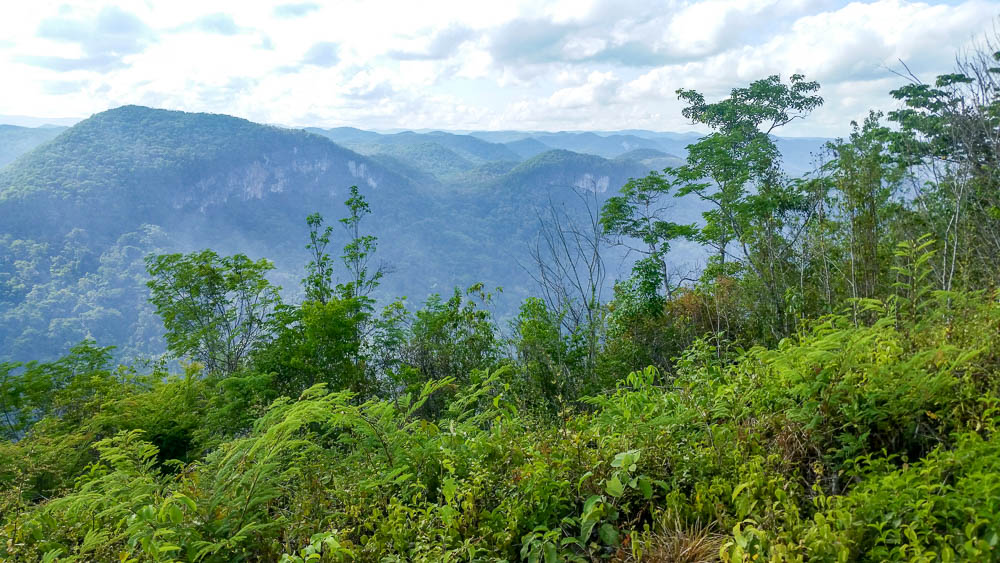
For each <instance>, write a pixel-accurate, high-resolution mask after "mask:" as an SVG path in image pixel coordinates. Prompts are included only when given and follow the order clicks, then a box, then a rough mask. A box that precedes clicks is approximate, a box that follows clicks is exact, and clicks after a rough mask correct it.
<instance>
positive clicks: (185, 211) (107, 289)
mask: <svg viewBox="0 0 1000 563" xmlns="http://www.w3.org/2000/svg"><path fill="white" fill-rule="evenodd" d="M27 131H34V130H27ZM40 131H46V132H53V131H54V130H50V129H44V130H40ZM314 131H317V132H319V133H322V135H317V134H313V133H310V132H306V131H297V130H291V129H283V128H277V127H271V126H264V125H259V124H255V123H251V122H249V121H246V120H242V119H237V118H233V117H229V116H224V115H209V114H189V113H182V112H173V111H164V110H156V109H151V108H145V107H139V106H127V107H122V108H118V109H115V110H109V111H107V112H103V113H100V114H97V115H95V116H93V117H91V118H90V119H87V120H85V121H83V122H81V123H79V124H77V125H76V126H74V127H72V128H70V129H68V130H65V131H64V132H62V133H61V134H59V135H58V137H56V138H54V139H53V140H52V141H51V142H49V143H47V144H45V145H44V146H40V147H38V148H37V149H36V150H33V151H29V152H27V153H26V154H24V155H23V156H22V158H21V159H20V160H18V161H17V162H14V163H12V164H10V165H9V166H7V167H4V168H3V169H2V170H0V216H2V217H3V218H4V221H3V222H2V224H0V246H2V249H3V252H2V254H0V319H2V320H3V322H2V327H3V328H2V329H0V343H2V345H0V358H15V357H24V356H34V357H44V356H45V355H46V351H47V350H48V351H52V350H60V349H65V348H66V347H67V346H70V345H72V344H73V343H75V342H78V341H79V340H80V339H82V338H84V337H94V338H97V339H98V340H101V341H114V342H116V343H118V346H119V353H120V354H125V355H132V354H138V353H146V354H151V353H157V352H160V351H162V345H161V344H160V341H159V335H160V328H159V323H158V321H157V319H156V318H155V317H154V316H153V315H152V314H151V310H150V308H149V306H148V304H146V296H147V291H146V289H145V287H144V285H143V279H144V271H143V263H142V260H143V257H144V256H145V255H146V254H149V253H152V252H167V251H190V250H195V249H199V248H213V249H216V250H219V251H221V252H237V251H243V252H247V253H250V254H252V255H255V256H261V257H271V258H272V259H273V260H275V262H276V264H277V266H278V269H277V271H276V272H274V273H272V277H274V278H275V280H276V281H277V282H278V283H279V284H280V285H282V286H283V287H285V288H286V291H288V292H290V294H291V295H292V296H293V298H294V295H295V292H296V291H297V289H296V288H297V285H298V283H297V282H298V280H299V279H300V278H301V277H302V275H303V268H304V266H305V264H306V262H307V253H306V250H305V248H304V242H303V241H304V240H305V236H306V225H305V217H306V216H307V215H309V214H310V213H313V212H321V213H323V214H324V215H325V216H326V217H328V218H329V219H330V220H333V219H335V218H337V217H339V215H340V213H341V210H342V209H343V200H344V199H345V194H346V189H347V187H349V186H350V185H353V184H356V185H358V186H360V187H361V189H362V191H363V193H364V194H365V196H366V197H367V198H368V200H369V201H370V204H371V206H372V209H373V214H372V216H371V218H370V220H369V225H368V226H369V227H370V229H371V232H372V233H373V234H374V235H375V236H377V237H379V239H380V241H381V242H380V247H379V253H378V257H379V259H380V260H384V261H385V262H386V263H387V264H389V265H391V268H392V270H394V273H393V274H392V275H389V276H387V277H386V278H385V280H384V283H383V286H382V288H381V289H380V292H379V295H378V296H379V298H380V299H390V298H393V297H397V296H408V297H410V298H411V299H413V300H415V301H416V302H420V301H422V300H423V299H424V298H425V297H426V296H427V295H429V294H430V293H434V292H444V293H447V292H450V291H451V289H452V288H453V287H455V286H462V287H465V286H468V285H471V284H473V283H476V282H484V283H485V284H486V285H487V286H488V287H497V286H501V287H503V288H504V289H505V290H506V295H505V296H504V297H501V298H499V300H498V306H499V307H500V311H501V313H502V314H504V315H508V314H511V313H512V312H513V309H514V307H515V306H516V305H515V304H516V303H517V302H518V301H520V300H521V299H522V298H523V297H525V296H527V295H528V294H529V293H530V288H531V286H532V281H531V279H530V276H529V275H528V274H527V273H526V272H525V271H524V269H523V268H522V265H527V264H529V263H530V262H531V259H530V257H529V252H528V249H529V248H530V246H531V243H532V241H533V240H534V237H535V234H536V233H537V229H538V221H539V219H538V217H539V213H540V211H541V210H543V209H544V208H547V207H548V206H550V205H553V204H554V205H558V206H560V207H561V208H562V207H565V206H568V209H569V210H570V212H571V214H579V213H583V212H584V211H585V209H584V208H583V207H581V201H580V199H579V198H578V197H577V196H576V195H575V193H574V190H576V191H580V190H582V191H590V192H594V195H595V197H594V199H593V201H592V202H591V203H592V206H598V205H599V204H600V203H601V202H602V201H603V200H604V199H606V198H607V197H608V196H609V195H611V193H612V192H614V191H615V190H616V189H617V188H618V187H620V186H621V185H623V184H624V183H625V182H626V181H628V179H629V178H632V177H639V176H642V175H644V174H646V173H647V172H648V171H650V170H653V169H659V168H662V167H663V166H664V165H666V164H667V163H669V162H673V161H672V160H671V158H672V157H665V156H661V155H662V153H660V152H648V151H647V152H645V153H635V154H633V155H632V157H630V156H629V155H628V154H626V155H624V156H621V157H619V158H616V159H613V160H608V159H604V158H601V157H598V156H594V155H589V154H579V153H574V152H570V151H566V150H547V151H546V152H543V153H540V154H537V155H534V156H532V157H529V158H525V157H522V156H521V155H519V154H518V153H516V152H514V151H513V150H511V149H510V148H509V147H507V146H505V145H503V144H497V143H491V142H487V141H484V140H482V139H479V138H476V137H474V136H469V135H454V134H449V133H440V132H434V133H426V134H417V133H399V134H393V135H380V134H377V133H371V132H366V131H360V130H356V129H339V130H325V131H322V130H314ZM331 139H336V140H338V142H340V143H343V144H344V145H347V146H350V147H354V148H356V149H358V150H360V151H364V152H365V153H367V156H366V155H364V154H360V153H358V152H355V151H353V150H351V149H349V148H345V147H344V146H341V145H340V144H337V143H335V142H332V140H331ZM650 150H653V149H650ZM648 157H653V158H652V159H650V158H648ZM675 160H676V159H675ZM692 209H693V208H690V206H689V207H688V208H684V206H681V207H679V208H678V213H679V215H678V216H683V215H684V214H685V213H687V214H689V215H690V220H696V213H694V212H693V211H692ZM581 216H582V215H581ZM337 234H338V235H340V234H341V233H340V232H339V231H338V233H337ZM611 255H613V256H617V254H615V253H614V252H612V254H611ZM696 256H697V254H696V253H695V254H692V251H691V249H689V251H688V252H687V254H686V255H685V256H682V257H681V259H683V260H688V261H692V260H695V259H696ZM618 262H620V260H618ZM609 283H610V282H609Z"/></svg>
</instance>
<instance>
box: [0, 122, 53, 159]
mask: <svg viewBox="0 0 1000 563" xmlns="http://www.w3.org/2000/svg"><path fill="white" fill-rule="evenodd" d="M65 129H66V128H65V127H56V126H47V127H18V126H16V125H0V168H3V167H4V166H6V165H8V164H10V163H11V162H13V161H14V159H16V158H17V157H19V156H21V155H22V154H24V153H26V152H28V151H30V150H31V149H33V148H35V147H37V146H38V145H40V144H42V143H44V142H45V141H48V140H51V139H53V138H55V136H56V135H58V134H59V133H62V132H63V131H64V130H65Z"/></svg>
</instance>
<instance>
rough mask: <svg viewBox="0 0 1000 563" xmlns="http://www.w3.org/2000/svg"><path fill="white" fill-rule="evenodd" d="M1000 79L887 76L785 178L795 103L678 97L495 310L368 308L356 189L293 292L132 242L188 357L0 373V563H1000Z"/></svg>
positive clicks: (223, 260) (445, 298)
mask: <svg viewBox="0 0 1000 563" xmlns="http://www.w3.org/2000/svg"><path fill="white" fill-rule="evenodd" d="M998 86H1000V53H996V54H994V53H992V52H990V51H988V50H982V51H981V52H978V53H973V54H971V55H970V56H968V57H967V58H964V59H961V60H960V61H959V64H958V66H957V68H956V69H955V72H953V73H951V74H947V75H944V76H939V77H938V78H937V80H936V81H935V82H934V83H932V84H925V83H920V82H918V81H913V82H911V83H907V84H904V85H902V86H900V87H899V88H898V89H895V90H893V91H892V92H891V96H893V97H894V98H895V99H896V100H898V101H899V102H900V105H899V109H898V110H896V111H893V112H891V113H888V114H887V115H882V114H879V113H872V114H871V115H869V116H868V117H867V118H866V119H865V120H863V121H862V122H859V123H853V124H852V125H851V127H852V132H851V134H850V135H849V136H848V137H846V138H843V139H838V140H836V141H833V142H830V143H829V144H828V145H827V146H826V147H825V150H824V151H823V153H822V155H820V156H821V158H820V160H821V164H820V166H818V167H817V169H816V170H815V171H813V172H812V173H809V174H805V175H793V174H790V173H788V172H787V171H785V170H784V169H783V167H782V155H781V153H780V151H779V150H778V147H777V145H776V144H775V141H774V135H775V133H777V132H779V131H780V130H781V128H782V127H783V126H785V125H787V124H788V123H790V122H791V121H793V120H797V119H808V115H809V113H810V112H811V111H812V110H814V109H815V108H817V107H819V106H820V105H821V104H822V103H823V99H822V98H821V97H820V95H819V90H820V86H819V84H817V83H815V82H811V81H809V80H807V79H806V77H804V76H801V75H793V76H791V77H788V78H787V79H786V80H783V79H782V78H780V77H778V76H770V77H766V78H763V79H761V80H757V81H755V82H753V83H751V84H748V85H746V86H742V87H738V88H735V89H733V90H732V92H731V94H730V95H729V96H728V97H726V98H724V99H721V100H715V101H711V100H708V99H706V98H705V97H704V96H703V95H702V94H701V93H699V92H697V91H693V90H681V91H678V96H679V97H680V99H681V100H682V101H683V102H684V103H685V104H686V107H685V109H684V115H685V116H686V117H687V118H689V119H691V120H692V121H693V122H696V123H699V124H702V125H704V126H706V127H707V128H708V129H709V130H710V131H711V132H710V133H708V134H707V135H705V136H703V137H701V138H699V139H698V140H696V141H694V142H693V143H692V144H691V145H690V146H689V147H688V151H687V156H686V158H685V159H684V160H683V162H679V163H675V164H674V165H673V166H670V167H667V168H665V169H664V170H662V171H657V172H654V173H651V174H649V175H646V176H643V177H637V178H634V179H632V180H630V181H628V182H627V183H624V185H622V186H617V187H619V188H620V190H619V191H618V193H617V194H616V195H615V196H614V197H611V198H610V199H608V200H607V201H604V202H601V204H600V205H599V206H596V205H591V203H593V202H591V201H590V200H587V196H586V194H582V195H581V196H580V197H581V198H582V199H583V200H584V201H582V202H581V204H582V205H585V206H587V205H589V207H587V208H588V209H589V210H590V213H589V214H588V215H586V216H585V217H586V218H587V220H582V221H581V220H579V217H569V216H567V215H565V214H563V213H561V212H560V210H559V208H557V207H552V208H551V209H550V210H549V212H547V213H541V214H539V215H538V216H537V217H531V218H530V220H532V221H534V220H536V219H537V220H538V221H539V222H540V224H541V229H540V231H539V232H540V234H539V237H538V238H537V241H536V244H535V245H534V246H533V247H532V249H531V255H532V256H533V257H534V259H535V260H534V264H533V265H529V266H530V267H532V276H533V279H534V280H535V282H536V285H537V288H536V292H535V294H536V297H531V298H528V299H526V300H524V301H523V302H522V304H521V305H520V309H519V312H518V314H517V315H516V317H515V318H514V319H513V320H512V321H510V322H506V323H504V322H498V321H497V320H496V317H495V315H494V314H493V312H492V309H491V302H492V301H493V300H494V299H495V297H496V295H497V291H496V290H494V289H493V288H489V287H485V286H483V285H482V284H476V285H472V286H471V287H468V288H456V289H454V291H450V292H446V293H444V294H433V295H432V296H431V297H429V298H428V299H426V300H425V301H424V302H423V304H422V305H420V306H418V307H417V308H416V309H412V308H410V307H408V306H407V304H406V303H405V302H404V301H402V300H400V301H395V302H391V303H389V304H388V305H384V306H382V305H378V303H379V302H378V301H377V300H376V299H375V298H374V297H373V295H374V293H375V292H376V290H377V288H378V287H379V286H380V284H382V283H383V282H384V281H385V280H387V279H389V278H391V277H392V276H393V275H394V274H393V272H392V271H391V270H389V269H386V268H383V267H382V265H381V262H380V261H379V259H378V256H379V252H381V249H380V245H392V244H393V241H392V240H384V239H382V240H380V239H377V238H376V237H375V236H373V235H372V234H371V232H370V231H369V230H367V229H366V226H367V225H369V224H370V223H369V222H370V221H371V220H372V218H373V217H374V216H376V215H377V213H378V209H377V208H376V207H375V206H372V205H370V203H369V202H368V200H366V198H365V197H364V195H363V194H362V193H361V192H360V191H359V190H358V189H352V190H350V191H349V192H348V195H349V197H348V198H347V201H346V206H345V209H343V211H342V213H341V217H342V218H341V219H340V220H339V221H337V220H334V221H332V222H331V221H328V220H327V219H326V218H324V217H323V216H322V215H320V214H312V215H309V216H308V218H304V219H305V225H306V227H307V229H308V236H307V237H306V238H305V239H304V240H302V246H303V247H304V248H306V250H307V253H308V255H309V257H310V259H309V261H308V263H307V265H306V266H305V269H304V271H305V277H304V278H303V279H302V280H301V282H300V285H301V290H302V291H301V294H302V295H303V298H302V299H301V300H299V301H296V302H286V300H284V299H283V298H282V296H281V294H280V292H279V291H278V288H277V287H276V286H275V285H274V284H273V282H272V281H270V280H269V277H268V273H269V272H270V271H271V270H272V268H273V264H272V263H271V262H270V261H268V260H266V259H257V260H254V259H251V258H248V257H247V256H246V255H243V254H239V253H237V254H233V255H220V254H218V253H217V252H215V251H212V250H203V251H198V252H191V253H170V254H151V255H149V256H148V257H146V258H145V265H146V272H145V276H146V278H145V279H148V287H149V289H150V292H151V296H152V297H151V300H150V304H151V307H152V308H153V309H155V314H156V315H157V317H158V318H159V319H161V321H162V324H163V329H164V331H165V332H164V334H165V341H166V346H167V349H168V350H169V352H170V356H169V357H170V358H174V359H176V360H179V361H180V364H179V365H180V366H181V367H180V368H171V367H170V366H171V365H172V364H170V363H168V362H167V361H166V359H164V360H163V361H160V362H152V363H149V364H126V365H121V364H119V363H117V362H115V361H114V356H113V350H112V348H111V345H113V344H114V342H95V341H92V340H88V341H84V342H81V343H80V344H78V345H76V346H74V347H72V349H70V350H69V351H68V352H67V353H66V354H65V355H64V356H63V357H61V358H60V359H58V360H55V361H30V360H25V361H18V362H6V363H3V364H0V414H2V419H0V437H2V441H0V558H3V559H5V560H10V561H123V562H124V561H204V562H216V561H283V562H293V561H295V562H301V561H517V560H526V561H532V562H534V561H544V562H547V563H548V562H553V561H601V560H609V561H714V560H723V561H761V560H776V561H805V560H809V561H886V560H899V561H903V560H905V561H989V560H1000V552H998V547H997V546H998V543H1000V435H998V428H997V425H998V422H1000V294H998V293H997V289H998V282H1000V175H998V173H1000V163H998V162H997V159H998V155H1000V117H998V116H1000V91H998ZM678 196H680V197H684V196H694V197H696V198H698V199H699V200H700V201H702V202H703V204H704V209H705V211H704V213H703V214H702V216H701V217H700V218H699V220H698V221H695V222H692V223H690V224H688V223H681V222H678V221H676V218H674V219H671V216H669V215H667V214H666V213H665V212H664V209H666V208H667V207H669V205H670V202H671V201H672V200H673V198H675V197H678ZM512 228H516V226H512ZM338 241H341V242H342V243H343V244H342V245H341V243H340V242H338ZM681 241H695V242H697V243H698V244H700V245H703V246H704V247H705V248H707V249H708V252H709V256H710V258H709V260H708V263H707V266H706V267H705V268H704V269H703V270H702V271H701V272H699V273H698V274H697V275H696V276H693V277H692V276H687V275H685V273H684V272H679V271H675V270H674V269H672V265H671V262H670V261H669V260H668V259H667V253H668V252H669V250H670V248H671V246H672V245H676V244H678V243H679V242H681ZM609 245H620V246H621V247H623V248H624V247H627V248H630V249H633V250H634V256H636V258H637V259H636V261H635V263H634V267H633V268H632V271H631V274H630V275H629V276H628V277H627V278H625V279H621V280H618V281H617V282H616V283H615V284H614V291H613V293H612V294H606V293H605V292H604V287H605V284H604V277H605V276H606V275H607V271H608V270H607V268H606V267H605V266H604V264H603V261H602V252H604V251H605V250H606V249H607V248H608V246H609Z"/></svg>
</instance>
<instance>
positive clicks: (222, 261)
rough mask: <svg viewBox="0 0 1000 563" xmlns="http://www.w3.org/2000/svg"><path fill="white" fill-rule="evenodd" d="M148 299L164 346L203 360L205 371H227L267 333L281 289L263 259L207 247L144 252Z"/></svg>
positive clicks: (239, 366)
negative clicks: (224, 253)
mask: <svg viewBox="0 0 1000 563" xmlns="http://www.w3.org/2000/svg"><path fill="white" fill-rule="evenodd" d="M146 268H147V271H148V272H149V275H150V276H151V277H152V279H151V280H150V281H149V282H148V285H149V288H150V289H151V290H152V296H151V298H150V302H151V303H152V304H153V305H154V306H155V307H156V313H157V314H158V315H160V317H161V318H162V319H163V325H164V327H165V328H166V330H167V332H166V340H167V348H168V349H169V350H170V351H171V352H173V353H174V355H176V356H178V357H191V358H193V359H195V360H198V361H200V362H202V363H203V364H204V365H205V368H206V369H208V370H209V371H210V372H213V373H216V374H220V375H230V374H232V373H234V372H236V371H237V370H239V369H240V368H241V367H242V366H243V364H244V360H245V359H246V357H247V355H248V354H249V353H250V352H251V351H252V350H253V349H254V348H256V347H257V346H259V345H260V344H261V343H263V342H265V341H266V340H267V339H268V338H269V337H270V336H271V334H272V329H273V322H272V321H273V315H272V314H273V312H274V311H275V308H276V307H278V306H279V305H281V298H280V297H279V295H278V291H279V289H280V288H278V287H275V286H274V285H271V283H270V282H269V281H268V280H267V278H266V277H265V274H266V273H267V272H268V271H270V270H272V269H273V268H274V265H273V264H272V263H271V262H269V261H268V260H266V259H261V260H258V261H256V262H255V261H253V260H250V259H249V258H247V257H246V256H245V255H243V254H236V255H235V256H219V255H218V254H216V253H215V252H213V251H211V250H204V251H201V252H194V253H191V254H162V255H155V256H149V257H148V258H147V259H146Z"/></svg>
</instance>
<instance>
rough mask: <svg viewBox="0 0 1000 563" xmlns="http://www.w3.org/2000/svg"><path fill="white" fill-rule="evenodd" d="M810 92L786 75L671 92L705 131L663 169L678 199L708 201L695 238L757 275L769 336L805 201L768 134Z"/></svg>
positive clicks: (778, 321) (780, 325) (801, 80)
mask: <svg viewBox="0 0 1000 563" xmlns="http://www.w3.org/2000/svg"><path fill="white" fill-rule="evenodd" d="M818 89H819V84H818V83H816V82H809V81H806V80H805V77H803V76H802V75H800V74H794V75H792V76H791V77H790V79H789V82H788V83H787V84H786V83H784V82H782V81H781V78H780V77H779V76H777V75H774V76H769V77H767V78H764V79H761V80H757V81H755V82H752V83H751V84H750V85H749V86H747V87H745V88H735V89H733V90H732V91H731V93H730V96H729V97H728V98H726V99H724V100H721V101H718V102H714V103H709V102H706V101H705V97H704V95H702V94H700V93H698V92H696V91H694V90H684V89H680V90H678V91H677V95H678V97H679V98H680V99H681V100H682V101H684V102H685V103H687V107H685V108H684V110H683V112H682V113H683V115H684V116H685V117H687V118H688V119H690V120H691V121H693V122H694V123H697V124H702V125H707V126H708V127H710V128H711V129H712V132H711V133H709V134H708V135H706V136H704V137H702V138H701V139H699V140H698V142H696V143H694V144H692V145H690V146H688V156H687V161H686V163H685V164H684V165H682V166H679V167H676V168H668V169H666V170H665V171H664V172H665V173H666V174H667V175H668V176H672V177H674V178H675V179H676V182H677V183H678V185H679V186H680V187H679V189H678V190H677V195H678V196H684V195H687V194H695V195H697V196H698V197H700V198H701V199H702V200H704V201H706V202H708V203H710V204H711V205H712V207H713V208H712V209H711V210H710V211H708V212H706V213H704V214H703V217H704V220H705V224H704V226H703V227H702V228H701V232H700V237H699V238H700V240H701V241H702V242H703V243H705V244H708V245H709V246H711V247H713V248H714V249H715V251H716V253H717V262H718V263H719V264H721V265H724V264H725V263H726V262H727V261H728V260H729V259H730V258H733V259H736V260H738V261H739V262H740V263H741V265H742V266H743V267H745V268H747V269H748V270H749V271H750V273H752V274H753V275H754V276H755V278H756V279H757V280H759V282H760V284H761V286H762V289H763V290H764V294H765V299H766V303H768V304H769V305H770V313H769V316H771V317H773V319H774V320H773V322H770V323H768V324H769V327H768V328H769V329H770V331H771V333H772V334H773V335H774V336H775V337H779V336H781V335H782V334H784V333H786V332H787V330H788V326H787V319H786V318H785V316H786V315H785V299H786V290H787V289H788V285H789V281H788V277H789V272H790V268H789V266H790V258H791V255H792V251H793V248H794V246H795V243H796V241H797V238H798V235H799V234H800V233H801V230H802V229H801V227H802V224H801V223H798V224H796V222H795V217H794V215H795V213H796V212H799V211H803V209H804V207H805V203H806V201H807V200H806V198H805V197H804V194H803V193H802V191H801V190H800V189H799V188H800V184H799V183H797V182H791V181H789V180H788V178H787V177H786V176H785V174H784V173H783V172H782V169H781V153H780V152H779V151H778V148H777V146H776V145H775V142H774V139H773V137H772V134H773V133H774V131H775V130H777V129H779V128H781V127H783V126H785V125H787V124H789V123H791V122H792V121H794V120H796V119H801V118H804V117H805V116H807V115H808V114H809V113H810V112H811V111H812V110H813V109H815V108H817V107H819V106H820V105H822V103H823V98H821V97H820V96H818V95H816V93H815V92H816V91H817V90H818ZM731 246H735V247H736V251H735V252H733V251H732V250H731V249H730V247H731Z"/></svg>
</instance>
